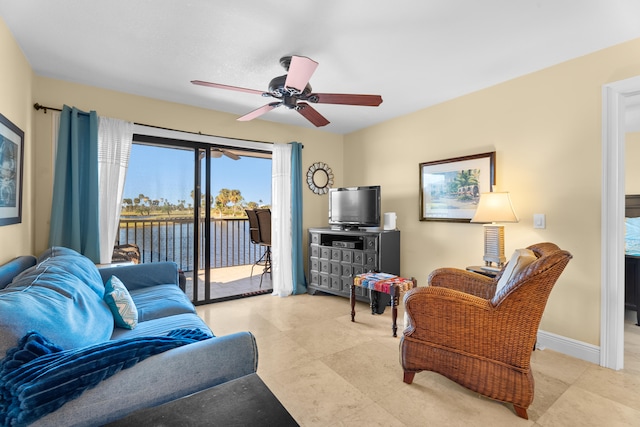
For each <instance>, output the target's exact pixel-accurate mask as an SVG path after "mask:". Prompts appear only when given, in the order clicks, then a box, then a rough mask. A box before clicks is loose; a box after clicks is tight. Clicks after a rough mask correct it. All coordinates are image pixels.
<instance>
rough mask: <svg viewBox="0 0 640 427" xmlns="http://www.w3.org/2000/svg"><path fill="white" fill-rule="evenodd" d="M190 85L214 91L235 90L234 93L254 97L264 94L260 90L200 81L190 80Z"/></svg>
mask: <svg viewBox="0 0 640 427" xmlns="http://www.w3.org/2000/svg"><path fill="white" fill-rule="evenodd" d="M191 83H193V84H194V85H199V86H207V87H214V88H216V89H227V90H235V91H238V92H247V93H254V94H256V95H262V94H263V93H264V92H263V91H261V90H255V89H247V88H244V87H238V86H229V85H222V84H220V83H210V82H203V81H202V80H191Z"/></svg>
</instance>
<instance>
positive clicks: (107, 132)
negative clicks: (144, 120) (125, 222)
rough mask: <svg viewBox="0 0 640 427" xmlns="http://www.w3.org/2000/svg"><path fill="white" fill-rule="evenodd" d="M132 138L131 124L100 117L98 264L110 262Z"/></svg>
mask: <svg viewBox="0 0 640 427" xmlns="http://www.w3.org/2000/svg"><path fill="white" fill-rule="evenodd" d="M132 141H133V123H131V122H126V121H124V120H119V119H112V118H108V117H100V123H99V126H98V181H99V188H100V195H99V197H100V200H99V209H100V263H101V264H108V263H110V262H111V257H112V254H113V246H114V243H115V241H116V237H117V236H116V233H117V232H118V223H119V222H120V207H121V204H122V193H123V192H124V181H125V177H126V174H127V167H128V166H129V155H130V154H131V144H132Z"/></svg>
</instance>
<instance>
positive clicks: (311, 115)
mask: <svg viewBox="0 0 640 427" xmlns="http://www.w3.org/2000/svg"><path fill="white" fill-rule="evenodd" d="M298 107H300V108H299V109H298V113H300V114H302V115H303V116H304V118H305V119H307V120H309V121H310V122H311V123H313V124H314V125H316V126H317V127H320V126H325V125H328V124H329V120H327V119H326V118H325V117H324V116H323V115H322V114H320V113H318V111H317V110H316V109H314V108H313V107H312V106H311V105H309V104H307V103H306V102H298Z"/></svg>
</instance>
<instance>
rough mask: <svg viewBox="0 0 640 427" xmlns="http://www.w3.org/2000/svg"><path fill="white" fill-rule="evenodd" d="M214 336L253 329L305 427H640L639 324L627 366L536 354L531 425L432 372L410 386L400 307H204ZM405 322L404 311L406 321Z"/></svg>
mask: <svg viewBox="0 0 640 427" xmlns="http://www.w3.org/2000/svg"><path fill="white" fill-rule="evenodd" d="M197 310H198V313H199V315H200V316H201V317H202V318H203V319H204V320H205V321H206V322H207V324H209V325H210V327H211V328H212V330H213V331H214V333H216V334H217V335H224V334H228V333H232V332H236V331H244V330H248V331H251V332H252V333H253V334H254V335H255V336H256V340H257V342H258V351H259V363H258V374H259V375H260V377H261V378H262V379H263V381H264V382H265V383H266V384H267V385H268V386H269V388H270V389H271V390H272V391H273V393H274V394H275V395H276V396H277V397H278V399H279V400H280V401H281V402H282V404H283V405H284V406H285V407H286V408H287V409H288V410H289V412H290V413H291V415H292V416H293V417H294V418H295V419H296V420H297V421H298V423H300V425H301V426H432V425H433V426H640V327H638V326H635V325H634V324H633V323H632V322H631V321H629V322H627V325H626V331H625V332H626V333H625V340H626V342H625V350H626V353H625V366H626V367H625V369H624V370H622V371H617V372H616V371H613V370H610V369H605V368H601V367H599V366H597V365H594V364H591V363H588V362H584V361H582V360H579V359H574V358H571V357H568V356H565V355H563V354H560V353H557V352H553V351H551V350H542V351H539V350H537V351H535V352H534V353H533V356H532V369H533V373H534V378H535V381H536V391H535V398H534V401H533V404H532V405H531V406H530V407H529V420H523V419H521V418H518V417H517V416H516V415H515V413H514V412H513V408H512V406H511V405H507V404H503V403H500V402H495V401H492V400H489V399H487V398H484V397H480V396H479V395H478V394H476V393H473V392H471V391H469V390H467V389H465V388H463V387H461V386H459V385H457V384H456V383H453V382H452V381H449V380H448V379H446V378H444V377H442V376H440V375H438V374H435V373H431V372H421V373H418V374H416V377H415V380H414V383H413V384H412V385H408V384H405V383H403V382H402V369H401V367H400V363H399V352H398V342H399V338H393V336H392V334H391V314H390V312H391V310H390V309H387V310H385V313H384V314H383V315H379V316H373V315H371V314H370V311H368V306H367V305H366V304H364V303H358V304H357V306H356V322H355V323H352V322H351V321H350V315H349V312H350V307H349V302H348V299H346V298H342V297H336V296H328V295H315V296H312V295H308V294H304V295H297V296H291V297H288V298H279V297H275V296H272V295H260V296H254V297H250V298H244V299H238V300H232V301H225V302H222V303H216V304H210V305H204V306H198V307H197ZM402 317H403V313H402V310H400V312H399V316H398V318H399V320H401V319H402Z"/></svg>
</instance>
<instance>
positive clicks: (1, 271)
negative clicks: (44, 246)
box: [0, 255, 37, 289]
mask: <svg viewBox="0 0 640 427" xmlns="http://www.w3.org/2000/svg"><path fill="white" fill-rule="evenodd" d="M36 261H37V260H36V257H34V256H32V255H23V256H19V257H16V258H14V259H12V260H11V261H9V262H7V263H5V264H2V265H0V289H4V288H5V287H6V286H7V285H8V284H9V283H11V281H12V280H13V278H14V277H16V276H17V275H18V274H20V273H22V272H23V271H24V270H26V269H27V268H29V267H33V266H34V265H36Z"/></svg>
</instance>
